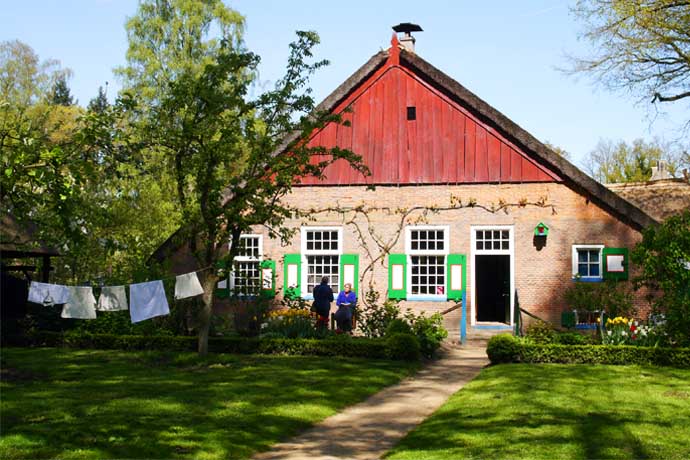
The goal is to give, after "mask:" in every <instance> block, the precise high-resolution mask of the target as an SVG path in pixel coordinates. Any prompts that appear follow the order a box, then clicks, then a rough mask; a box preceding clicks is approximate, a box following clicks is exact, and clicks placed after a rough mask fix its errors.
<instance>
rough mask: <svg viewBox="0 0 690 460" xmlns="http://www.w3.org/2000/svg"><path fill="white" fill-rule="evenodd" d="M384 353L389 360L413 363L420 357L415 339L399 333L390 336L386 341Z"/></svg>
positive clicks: (410, 335) (417, 342)
mask: <svg viewBox="0 0 690 460" xmlns="http://www.w3.org/2000/svg"><path fill="white" fill-rule="evenodd" d="M386 352H387V354H388V357H389V358H391V359H400V360H405V361H415V360H418V359H419V358H420V357H421V352H420V347H419V340H418V339H417V337H415V336H414V335H412V334H405V333H400V332H398V333H396V334H391V335H390V336H389V337H388V338H387V339H386Z"/></svg>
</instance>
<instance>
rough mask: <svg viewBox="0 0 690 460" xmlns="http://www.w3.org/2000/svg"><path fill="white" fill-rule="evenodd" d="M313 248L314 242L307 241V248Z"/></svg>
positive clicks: (309, 249)
mask: <svg viewBox="0 0 690 460" xmlns="http://www.w3.org/2000/svg"><path fill="white" fill-rule="evenodd" d="M313 249H314V243H312V242H311V241H307V250H308V251H311V250H313Z"/></svg>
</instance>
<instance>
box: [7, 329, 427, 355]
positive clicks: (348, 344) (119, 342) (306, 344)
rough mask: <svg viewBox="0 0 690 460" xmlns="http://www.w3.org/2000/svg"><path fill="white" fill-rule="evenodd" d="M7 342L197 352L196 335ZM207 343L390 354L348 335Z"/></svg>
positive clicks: (49, 336)
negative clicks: (318, 338)
mask: <svg viewBox="0 0 690 460" xmlns="http://www.w3.org/2000/svg"><path fill="white" fill-rule="evenodd" d="M8 343H9V344H10V345H16V346H41V347H60V346H65V347H70V348H85V349H119V350H160V351H196V349H197V338H196V337H180V336H176V337H171V336H133V335H130V336H127V335H119V336H118V335H112V334H91V333H83V332H70V333H68V334H61V333H58V332H37V333H35V334H32V335H29V336H21V337H14V338H12V340H8ZM208 346H209V351H211V352H213V353H239V354H252V353H261V354H287V355H317V356H348V357H361V358H370V359H388V358H389V356H390V350H389V346H388V342H387V341H386V340H384V339H367V338H363V337H349V336H345V337H332V338H326V339H321V340H317V339H285V338H273V337H272V338H256V337H238V336H235V337H211V338H209V345H208ZM413 346H414V345H413ZM417 346H418V344H417ZM417 349H418V348H417ZM396 359H399V358H396Z"/></svg>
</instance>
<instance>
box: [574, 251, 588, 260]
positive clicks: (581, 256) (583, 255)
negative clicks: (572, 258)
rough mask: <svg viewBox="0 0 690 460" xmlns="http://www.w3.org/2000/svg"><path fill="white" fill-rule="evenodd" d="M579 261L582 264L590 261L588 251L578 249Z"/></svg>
mask: <svg viewBox="0 0 690 460" xmlns="http://www.w3.org/2000/svg"><path fill="white" fill-rule="evenodd" d="M577 261H578V262H580V263H582V262H588V261H589V259H588V257H587V251H585V250H582V249H578V250H577Z"/></svg>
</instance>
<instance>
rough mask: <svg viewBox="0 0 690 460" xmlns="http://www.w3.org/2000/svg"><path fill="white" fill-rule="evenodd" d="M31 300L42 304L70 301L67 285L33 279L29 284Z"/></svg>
mask: <svg viewBox="0 0 690 460" xmlns="http://www.w3.org/2000/svg"><path fill="white" fill-rule="evenodd" d="M28 300H29V302H34V303H38V304H41V305H54V304H61V303H66V302H67V301H69V290H68V289H67V286H62V285H60V284H49V283H39V282H37V281H32V282H31V286H29V299H28Z"/></svg>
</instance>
